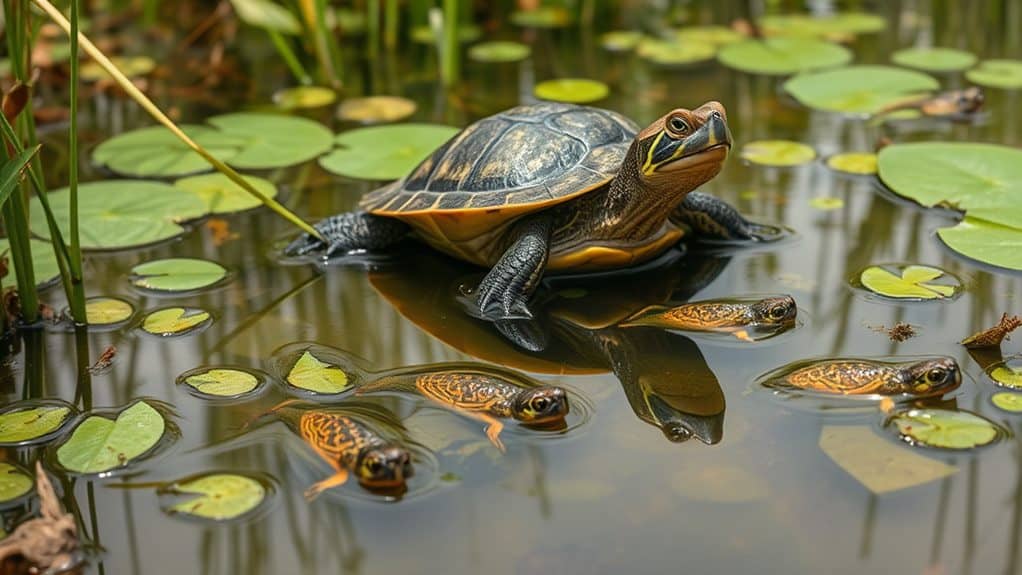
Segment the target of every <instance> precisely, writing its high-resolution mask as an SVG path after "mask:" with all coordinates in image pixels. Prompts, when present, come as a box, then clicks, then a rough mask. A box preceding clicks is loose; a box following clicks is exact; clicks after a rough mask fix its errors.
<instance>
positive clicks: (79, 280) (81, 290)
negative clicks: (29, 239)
mask: <svg viewBox="0 0 1022 575" xmlns="http://www.w3.org/2000/svg"><path fill="white" fill-rule="evenodd" d="M70 36H71V78H70V80H69V82H70V102H69V103H68V106H70V117H69V119H70V126H69V127H68V134H69V140H70V141H69V142H68V162H67V169H68V191H69V195H70V204H71V205H70V207H69V209H68V219H69V220H71V221H70V224H69V227H70V236H71V237H70V240H71V246H70V249H69V254H68V256H69V257H68V262H67V263H68V268H69V270H70V272H71V293H70V294H68V305H69V307H70V308H71V317H72V318H73V319H74V321H75V323H76V324H79V325H84V324H85V323H87V319H86V317H85V280H84V278H83V277H82V243H81V238H80V235H79V233H78V0H71V34H70Z"/></svg>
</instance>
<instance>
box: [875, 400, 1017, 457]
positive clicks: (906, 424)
mask: <svg viewBox="0 0 1022 575" xmlns="http://www.w3.org/2000/svg"><path fill="white" fill-rule="evenodd" d="M885 427H888V428H891V429H893V430H894V431H896V432H897V433H898V435H899V437H900V438H901V439H902V440H903V441H905V442H907V443H909V444H911V445H922V446H926V447H935V448H939V449H972V448H974V447H982V446H984V445H989V444H991V443H993V442H995V441H997V440H998V439H1000V438H1002V437H1005V436H1006V435H1007V432H1006V431H1005V430H1004V429H1002V428H1001V427H1000V426H999V425H997V424H996V423H994V422H992V421H990V420H989V419H987V418H985V417H982V416H980V415H977V414H975V413H970V412H968V411H956V410H951V409H909V410H906V411H901V412H898V413H895V414H894V415H892V416H890V417H888V418H887V421H886V423H885Z"/></svg>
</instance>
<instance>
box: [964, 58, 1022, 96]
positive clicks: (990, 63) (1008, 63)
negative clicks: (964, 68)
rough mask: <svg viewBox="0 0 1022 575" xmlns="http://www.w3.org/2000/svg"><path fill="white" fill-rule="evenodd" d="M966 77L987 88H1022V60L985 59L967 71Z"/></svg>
mask: <svg viewBox="0 0 1022 575" xmlns="http://www.w3.org/2000/svg"><path fill="white" fill-rule="evenodd" d="M965 78H966V79H967V80H969V81H970V82H972V83H973V84H979V85H980V86H984V87H987V88H1002V89H1005V90H1018V89H1020V88H1022V60H1003V59H1002V60H983V61H982V62H980V63H979V66H977V67H975V68H973V69H972V70H969V71H968V72H966V73H965Z"/></svg>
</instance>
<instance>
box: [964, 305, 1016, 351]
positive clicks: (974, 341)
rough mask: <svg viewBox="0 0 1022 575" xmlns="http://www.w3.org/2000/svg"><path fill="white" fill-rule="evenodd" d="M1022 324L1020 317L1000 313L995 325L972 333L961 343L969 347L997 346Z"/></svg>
mask: <svg viewBox="0 0 1022 575" xmlns="http://www.w3.org/2000/svg"><path fill="white" fill-rule="evenodd" d="M1020 326H1022V317H1019V316H1017V315H1008V314H1007V313H1005V314H1003V315H1001V321H999V322H997V325H995V326H993V327H990V328H987V329H985V330H983V331H980V332H977V333H974V334H972V335H970V336H969V337H967V338H965V339H963V340H962V342H961V343H962V345H964V346H965V347H967V348H969V349H979V348H984V347H998V346H1000V345H1001V342H1002V341H1004V340H1005V338H1007V337H1008V334H1009V333H1011V332H1013V331H1015V330H1016V329H1018V328H1019V327H1020Z"/></svg>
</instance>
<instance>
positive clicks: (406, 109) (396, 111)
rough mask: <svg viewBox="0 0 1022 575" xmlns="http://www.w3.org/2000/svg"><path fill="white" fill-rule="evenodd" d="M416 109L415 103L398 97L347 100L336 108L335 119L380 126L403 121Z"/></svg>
mask: <svg viewBox="0 0 1022 575" xmlns="http://www.w3.org/2000/svg"><path fill="white" fill-rule="evenodd" d="M417 108H418V106H417V105H416V104H415V101H413V100H409V99H408V98H401V97H398V96H367V97H365V98H348V99H347V100H345V101H343V102H341V105H340V106H337V118H338V119H340V120H344V121H345V122H358V123H360V124H380V123H384V122H396V121H398V120H403V119H405V118H407V117H409V116H411V115H412V114H414V113H415V110H416V109H417Z"/></svg>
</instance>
